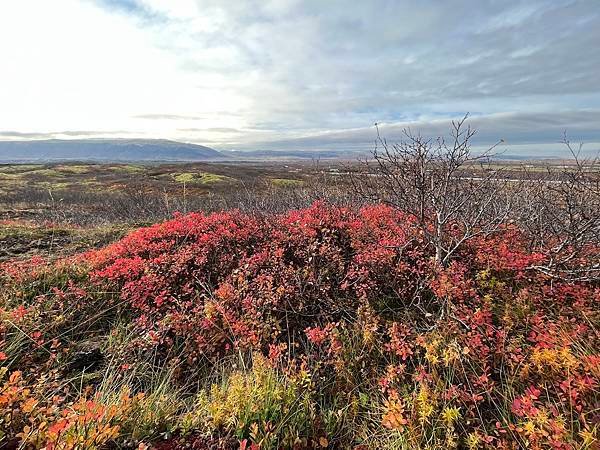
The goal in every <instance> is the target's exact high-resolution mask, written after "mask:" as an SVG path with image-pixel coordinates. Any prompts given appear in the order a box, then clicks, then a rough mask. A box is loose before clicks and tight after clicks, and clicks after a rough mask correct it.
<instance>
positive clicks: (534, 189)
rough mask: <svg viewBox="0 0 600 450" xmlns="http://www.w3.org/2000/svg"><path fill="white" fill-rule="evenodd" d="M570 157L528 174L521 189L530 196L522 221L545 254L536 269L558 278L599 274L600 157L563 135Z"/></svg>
mask: <svg viewBox="0 0 600 450" xmlns="http://www.w3.org/2000/svg"><path fill="white" fill-rule="evenodd" d="M562 143H563V144H564V145H565V147H566V148H567V149H568V151H569V154H570V156H571V160H570V162H569V163H568V164H565V165H559V166H557V165H549V166H548V167H547V168H546V171H545V173H543V174H541V175H540V174H539V173H538V174H535V173H530V174H529V176H528V177H527V180H528V182H529V183H528V186H527V187H526V189H524V190H523V195H524V196H526V199H527V201H526V202H524V205H525V206H526V208H524V210H523V214H522V215H521V220H520V222H521V223H522V225H523V226H524V227H525V228H526V229H527V230H528V231H529V235H530V236H531V239H532V249H533V250H536V251H541V252H543V253H545V255H546V259H545V261H544V262H543V263H542V264H539V265H536V266H533V267H532V269H535V270H538V271H540V272H543V273H545V274H546V275H549V276H552V277H554V278H560V279H568V280H579V281H592V280H598V279H600V160H599V158H598V156H596V157H594V158H587V159H586V158H584V157H582V155H581V153H582V152H581V151H582V147H583V144H579V146H578V147H577V148H575V147H574V146H573V145H572V144H571V142H570V141H569V139H568V138H567V135H566V134H565V135H564V137H563V140H562Z"/></svg>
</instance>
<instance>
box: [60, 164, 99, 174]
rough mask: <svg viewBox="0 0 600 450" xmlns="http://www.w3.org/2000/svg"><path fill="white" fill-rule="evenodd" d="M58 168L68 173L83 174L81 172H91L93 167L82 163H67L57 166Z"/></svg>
mask: <svg viewBox="0 0 600 450" xmlns="http://www.w3.org/2000/svg"><path fill="white" fill-rule="evenodd" d="M56 170H59V171H60V172H66V173H74V174H81V173H89V172H90V171H91V170H92V167H91V166H89V165H82V164H66V165H61V166H56Z"/></svg>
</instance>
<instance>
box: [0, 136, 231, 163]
mask: <svg viewBox="0 0 600 450" xmlns="http://www.w3.org/2000/svg"><path fill="white" fill-rule="evenodd" d="M216 159H226V156H224V155H222V154H221V153H219V152H218V151H217V150H214V149H212V148H210V147H205V146H202V145H196V144H186V143H182V142H175V141H169V140H163V139H82V140H59V139H51V140H42V141H4V142H2V141H0V161H3V162H24V161H55V160H61V161H64V160H77V161H206V160H216Z"/></svg>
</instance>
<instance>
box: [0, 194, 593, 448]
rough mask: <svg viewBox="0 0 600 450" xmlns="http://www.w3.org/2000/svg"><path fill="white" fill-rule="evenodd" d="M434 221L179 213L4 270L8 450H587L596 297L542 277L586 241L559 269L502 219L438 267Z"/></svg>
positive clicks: (333, 211) (358, 212) (352, 211)
mask: <svg viewBox="0 0 600 450" xmlns="http://www.w3.org/2000/svg"><path fill="white" fill-rule="evenodd" d="M430 226H432V225H431V224H429V223H423V222H420V221H419V220H417V218H415V216H414V215H413V214H410V213H409V212H403V211H402V210H401V209H400V208H396V207H392V206H386V205H384V204H382V203H374V204H371V205H367V206H364V207H362V208H360V207H358V206H355V207H341V206H335V205H331V204H327V203H325V202H317V203H314V204H313V205H312V206H310V207H308V208H305V209H299V210H293V211H289V212H286V213H281V214H252V213H242V212H239V211H227V212H219V213H213V214H202V213H190V214H184V215H176V216H175V217H174V218H173V219H171V220H168V221H165V222H162V223H158V224H155V225H152V226H149V227H144V228H139V229H136V230H134V231H132V232H131V233H129V234H128V235H127V236H125V237H124V238H123V239H121V240H118V241H116V242H114V243H112V244H110V245H108V246H105V247H102V248H99V249H97V250H92V251H88V252H85V253H80V254H75V255H73V256H67V257H64V258H61V259H58V260H53V261H48V260H44V259H41V258H34V259H31V260H22V261H11V262H6V263H3V265H2V271H1V275H0V277H1V280H2V288H1V290H0V301H1V305H2V309H1V311H0V314H1V318H2V325H1V328H0V333H1V342H0V358H1V359H2V362H1V364H2V369H1V370H2V372H1V374H2V381H1V383H2V388H1V391H0V392H1V393H0V411H1V412H2V414H1V417H2V419H1V420H0V439H2V441H0V442H2V444H0V445H6V446H8V448H19V447H20V448H42V447H44V448H47V449H83V448H159V449H175V448H232V449H250V448H252V449H258V448H260V449H277V448H296V449H302V448H356V449H368V448H374V449H375V448H392V449H394V448H397V449H413V448H415V449H418V448H421V449H436V448H440V449H441V448H468V449H478V448H499V449H516V448H533V449H542V448H544V449H545V448H553V449H585V448H589V449H593V448H596V446H597V445H598V432H599V430H598V427H599V425H598V422H599V419H600V409H599V408H600V395H599V393H598V388H599V387H598V382H599V377H600V370H599V367H600V364H599V363H600V354H599V345H598V343H599V340H598V338H599V336H598V321H599V319H600V317H599V312H598V307H597V303H598V299H599V298H600V285H599V284H598V281H597V280H595V279H576V278H573V277H570V278H569V277H560V276H556V273H550V272H548V271H545V270H540V268H545V267H549V266H550V264H551V263H552V262H553V261H556V260H560V261H562V263H563V266H562V269H565V268H566V269H569V270H570V271H571V273H573V271H574V270H576V269H577V268H578V267H581V266H583V265H584V263H585V261H586V260H593V259H594V258H597V255H598V254H599V252H600V248H599V247H598V245H597V243H594V242H593V241H592V242H591V243H590V242H588V243H586V245H585V246H583V247H581V248H578V252H577V257H576V258H575V257H570V258H569V255H570V254H574V253H572V248H569V246H567V245H565V246H564V248H561V249H558V250H557V245H556V241H555V242H552V241H551V240H549V241H548V242H546V243H544V244H539V243H536V242H533V241H532V239H531V235H530V234H528V233H527V231H526V229H525V228H524V227H522V226H520V225H517V224H515V223H509V222H507V223H503V224H500V225H498V226H497V227H496V228H494V230H492V231H490V232H489V233H480V234H473V235H472V237H470V238H469V239H468V240H465V241H464V242H463V241H461V245H460V246H457V247H456V250H454V251H453V253H452V254H451V255H450V256H449V257H448V258H447V259H446V260H445V261H443V262H440V260H439V258H437V257H436V248H435V246H434V245H432V244H431V242H430V240H429V239H428V236H429V233H430V231H431V229H430V228H428V227H430ZM444 226H445V227H446V228H445V229H444V233H445V235H446V236H447V239H448V240H452V239H454V238H456V237H460V236H461V232H462V231H463V230H462V229H461V224H460V223H456V222H454V223H448V224H444ZM560 252H563V253H560ZM569 252H571V253H569ZM565 255H566V256H565ZM561 257H562V259H560V258H561ZM563 272H564V270H563Z"/></svg>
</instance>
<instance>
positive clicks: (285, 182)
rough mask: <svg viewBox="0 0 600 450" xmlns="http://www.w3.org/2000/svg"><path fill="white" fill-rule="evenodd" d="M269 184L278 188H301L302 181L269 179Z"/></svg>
mask: <svg viewBox="0 0 600 450" xmlns="http://www.w3.org/2000/svg"><path fill="white" fill-rule="evenodd" d="M270 181H271V184H273V185H274V186H278V187H295V186H302V185H303V184H304V181H302V180H293V179H291V178H271V180H270Z"/></svg>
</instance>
